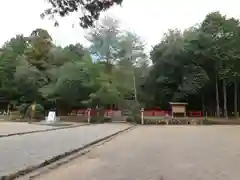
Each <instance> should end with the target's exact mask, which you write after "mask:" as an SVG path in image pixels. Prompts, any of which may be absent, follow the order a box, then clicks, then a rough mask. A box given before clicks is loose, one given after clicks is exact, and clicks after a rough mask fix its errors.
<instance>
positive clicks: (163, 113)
mask: <svg viewBox="0 0 240 180" xmlns="http://www.w3.org/2000/svg"><path fill="white" fill-rule="evenodd" d="M114 111H118V110H111V109H106V110H104V116H106V117H110V116H111V115H112V114H113V112H114ZM87 113H88V110H87V109H77V110H72V112H71V113H70V115H77V116H87ZM96 113H97V111H96V110H91V112H90V114H91V116H94V115H96ZM143 115H144V116H167V115H168V116H171V111H169V110H145V111H144V112H143ZM187 115H188V116H189V117H202V112H201V111H188V112H187Z"/></svg>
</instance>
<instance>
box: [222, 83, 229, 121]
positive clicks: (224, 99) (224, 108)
mask: <svg viewBox="0 0 240 180" xmlns="http://www.w3.org/2000/svg"><path fill="white" fill-rule="evenodd" d="M223 101H224V102H223V111H224V117H225V118H227V117H228V113H227V89H226V81H225V79H224V80H223Z"/></svg>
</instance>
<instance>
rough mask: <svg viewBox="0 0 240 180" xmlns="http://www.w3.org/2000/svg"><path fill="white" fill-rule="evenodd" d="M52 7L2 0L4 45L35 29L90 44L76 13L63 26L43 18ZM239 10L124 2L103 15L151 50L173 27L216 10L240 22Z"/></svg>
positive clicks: (232, 0) (216, 1)
mask: <svg viewBox="0 0 240 180" xmlns="http://www.w3.org/2000/svg"><path fill="white" fill-rule="evenodd" d="M48 6H49V5H48V4H46V2H45V0H0V22H1V28H0V44H3V43H4V42H5V41H7V40H9V39H10V38H11V37H13V36H15V35H17V34H24V35H25V36H28V35H29V34H30V33H31V31H32V30H34V29H36V28H43V29H46V30H48V32H49V33H50V35H51V36H52V38H53V40H54V43H56V44H58V45H61V46H66V45H68V44H71V43H73V44H74V43H81V44H83V45H85V46H87V45H89V43H88V42H87V40H86V39H85V38H84V36H85V34H86V30H83V29H82V28H81V27H79V26H78V25H77V22H78V21H77V20H78V17H77V15H76V14H73V15H71V16H70V17H66V18H62V19H60V21H59V23H60V26H59V27H54V23H53V21H51V20H48V19H41V18H40V14H41V13H42V12H43V11H44V9H46V8H47V7H48ZM239 7H240V1H237V0H227V1H226V0H201V1H199V0H168V1H167V0H124V1H123V4H122V6H121V7H113V8H112V9H110V10H109V11H107V12H105V13H103V14H102V16H105V15H111V16H114V17H115V18H117V19H119V20H120V23H121V24H120V25H121V27H122V28H124V29H128V30H131V31H133V32H135V33H136V34H138V35H139V36H140V37H141V38H142V39H143V40H144V41H145V42H146V45H147V51H150V49H151V47H152V46H153V45H155V44H157V43H158V42H159V41H160V40H161V37H162V36H163V33H164V32H166V31H167V30H168V29H170V28H178V29H181V30H183V29H186V28H188V27H190V26H193V25H195V24H197V23H200V22H201V21H202V20H203V19H204V17H205V16H206V14H208V13H210V12H212V11H220V12H221V13H222V14H224V15H227V16H228V17H235V18H238V19H239V18H240V11H239ZM72 24H75V26H74V27H73V26H72Z"/></svg>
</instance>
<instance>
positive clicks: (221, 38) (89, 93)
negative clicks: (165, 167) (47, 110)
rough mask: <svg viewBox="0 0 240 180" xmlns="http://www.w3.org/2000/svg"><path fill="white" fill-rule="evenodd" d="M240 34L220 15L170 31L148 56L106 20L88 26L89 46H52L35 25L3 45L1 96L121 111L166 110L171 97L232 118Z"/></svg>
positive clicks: (236, 24) (64, 106)
mask: <svg viewBox="0 0 240 180" xmlns="http://www.w3.org/2000/svg"><path fill="white" fill-rule="evenodd" d="M59 2H60V1H59ZM68 2H70V1H68ZM88 2H90V1H88ZM56 7H58V6H56ZM239 37H240V23H239V21H238V20H237V19H235V18H228V17H226V16H224V15H222V14H221V13H220V12H212V13H209V14H208V15H206V17H205V18H204V19H203V21H202V22H201V23H199V24H198V25H196V26H193V27H189V28H188V29H185V30H179V29H170V30H169V31H168V32H166V33H165V34H164V35H163V37H162V39H161V41H160V42H159V43H157V44H156V45H154V46H153V48H152V50H151V51H150V54H149V56H148V55H147V54H146V52H145V42H144V41H143V40H142V39H141V38H140V37H139V36H138V35H137V34H135V33H133V32H130V31H128V30H122V28H120V24H119V21H118V20H116V19H113V18H111V17H106V18H103V19H101V21H100V23H99V24H98V25H97V26H95V27H93V28H92V29H90V30H89V33H88V34H87V35H86V39H87V40H88V41H89V42H90V47H88V48H86V47H84V46H83V45H82V44H81V42H80V43H77V44H70V45H68V46H66V47H60V46H57V45H55V44H54V42H53V40H52V38H51V36H50V34H49V33H48V32H47V31H46V30H44V29H36V30H33V31H32V33H30V34H29V36H26V37H25V36H23V35H18V36H16V37H13V38H12V39H10V40H9V41H8V42H6V43H5V44H4V45H3V46H2V48H1V50H0V95H1V97H4V98H5V99H7V100H9V101H16V102H17V103H18V104H21V103H25V102H39V103H41V104H43V105H44V106H52V105H54V106H57V109H62V110H64V111H68V110H70V109H72V108H79V107H84V108H87V107H96V106H102V107H108V108H114V107H116V106H117V107H118V108H121V109H124V108H126V106H127V103H129V101H131V102H134V103H135V105H136V104H137V105H141V106H142V107H146V108H148V107H150V108H152V107H160V108H162V109H168V108H169V105H168V104H169V102H171V101H187V102H188V104H189V105H188V108H189V109H192V110H200V109H201V110H202V111H203V112H204V113H206V112H207V113H208V114H210V115H217V116H220V115H223V116H225V117H228V116H230V115H233V112H234V114H235V116H236V117H237V116H238V111H239V106H238V99H239V88H238V87H239V83H240V69H239V67H240V66H239V64H240V46H239V43H240V38H239ZM93 56H94V59H92V57H93ZM149 59H150V60H151V62H152V63H149ZM130 106H132V105H130ZM128 107H129V106H128Z"/></svg>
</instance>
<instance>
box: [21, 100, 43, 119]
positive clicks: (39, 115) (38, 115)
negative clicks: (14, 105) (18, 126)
mask: <svg viewBox="0 0 240 180" xmlns="http://www.w3.org/2000/svg"><path fill="white" fill-rule="evenodd" d="M18 110H19V112H20V114H21V115H22V117H27V118H29V117H30V116H31V111H32V109H31V104H26V103H24V104H21V105H20V106H19V107H18ZM44 115H45V114H44V107H43V106H42V105H41V104H36V108H35V113H34V117H33V118H34V119H44Z"/></svg>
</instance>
